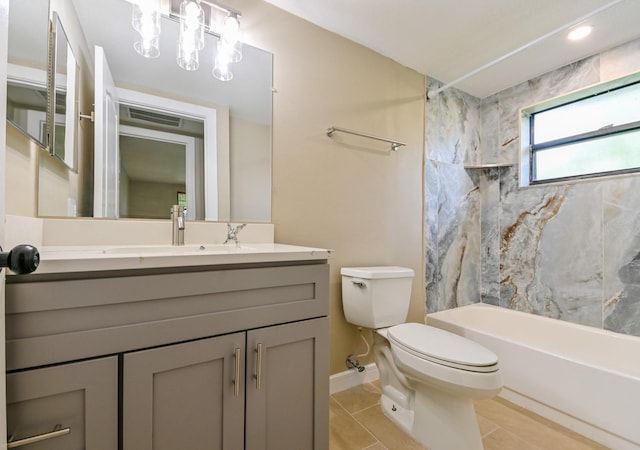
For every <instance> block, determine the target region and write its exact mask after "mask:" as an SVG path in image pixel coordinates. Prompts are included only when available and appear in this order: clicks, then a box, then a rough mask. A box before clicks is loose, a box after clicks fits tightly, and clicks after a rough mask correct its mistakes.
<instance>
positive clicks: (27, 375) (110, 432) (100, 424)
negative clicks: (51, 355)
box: [7, 357, 118, 450]
mask: <svg viewBox="0 0 640 450" xmlns="http://www.w3.org/2000/svg"><path fill="white" fill-rule="evenodd" d="M117 382H118V360H117V358H116V357H110V358H101V359H96V360H92V361H83V362H78V363H72V364H64V365H60V366H55V367H47V368H42V369H33V370H27V371H24V372H18V373H12V374H8V375H7V431H8V434H9V436H13V439H12V441H14V445H17V444H16V441H21V440H23V439H26V438H30V437H33V436H42V437H43V438H45V437H46V438H47V439H44V440H42V441H40V442H36V443H30V444H26V445H23V446H20V447H19V448H24V449H25V450H49V449H51V450H54V449H56V450H57V449H62V448H64V449H66V450H83V449H86V450H91V449H96V450H115V449H117V446H118V443H117V436H118V387H117ZM57 425H59V428H61V429H62V431H61V434H62V435H61V436H56V435H55V434H52V433H51V432H52V431H53V430H54V427H56V426H57ZM66 429H68V430H69V432H68V433H66V434H65V433H64V431H66ZM9 445H11V444H9ZM10 448H11V447H10Z"/></svg>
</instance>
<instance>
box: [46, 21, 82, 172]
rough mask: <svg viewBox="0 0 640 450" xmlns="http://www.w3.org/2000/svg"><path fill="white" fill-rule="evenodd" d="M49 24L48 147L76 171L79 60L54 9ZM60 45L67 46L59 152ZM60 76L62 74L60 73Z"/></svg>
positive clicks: (55, 155)
mask: <svg viewBox="0 0 640 450" xmlns="http://www.w3.org/2000/svg"><path fill="white" fill-rule="evenodd" d="M49 26H50V28H49V57H48V74H47V117H46V126H47V147H46V148H47V150H48V151H49V154H51V156H54V157H56V158H57V159H58V160H60V161H61V162H62V163H63V164H64V165H66V166H67V167H68V168H69V169H70V170H72V171H74V172H76V171H77V165H78V164H77V160H78V158H77V153H78V152H77V145H78V142H77V126H76V125H77V121H78V118H79V115H78V111H77V109H78V72H79V70H80V69H79V67H78V62H77V59H76V57H75V55H74V54H73V50H72V49H71V46H70V45H69V38H68V37H67V34H66V32H65V30H64V26H63V24H62V21H61V20H60V16H59V15H58V13H57V12H56V11H53V12H52V14H51V21H50V25H49ZM61 46H66V49H65V53H66V58H65V61H64V64H65V68H66V72H67V73H66V76H65V78H64V91H65V92H66V94H65V97H64V98H65V112H64V124H63V125H64V130H65V134H64V136H65V139H64V142H62V145H63V150H64V151H63V152H59V151H58V149H57V145H56V106H57V100H58V91H59V89H58V84H60V83H59V79H58V75H59V73H58V70H57V67H58V62H59V61H58V59H59V55H60V53H61ZM60 78H61V77H60Z"/></svg>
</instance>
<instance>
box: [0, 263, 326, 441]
mask: <svg viewBox="0 0 640 450" xmlns="http://www.w3.org/2000/svg"><path fill="white" fill-rule="evenodd" d="M328 279H329V272H328V265H327V264H326V261H324V260H320V261H312V262H306V261H305V262H298V263H279V264H264V265H262V266H258V267H256V265H255V264H253V265H246V266H243V265H241V264H236V265H226V266H221V267H218V266H211V267H202V268H198V269H197V270H194V269H192V268H162V269H161V270H144V271H140V272H136V271H134V270H133V271H132V270H128V271H118V272H105V273H84V274H73V275H69V274H65V275H63V276H52V275H46V276H40V277H38V276H37V275H31V276H30V277H29V278H26V277H15V278H14V279H13V280H10V281H9V282H8V284H7V289H6V299H7V304H6V330H7V370H8V375H7V380H8V381H7V386H8V394H7V395H8V398H9V401H10V404H9V407H8V415H9V423H10V424H12V423H17V422H19V420H20V419H19V418H20V417H27V416H29V415H30V414H29V413H27V412H22V411H19V408H13V406H12V405H11V403H15V404H17V405H20V403H23V402H25V401H26V402H28V401H29V400H30V399H32V398H33V399H41V400H39V401H44V400H47V401H48V399H46V397H51V396H53V397H55V396H56V395H57V392H58V391H59V392H61V393H63V394H65V393H67V392H71V394H69V395H68V396H69V400H68V401H69V406H68V407H67V409H71V410H76V411H79V414H78V418H77V419H73V420H71V421H70V420H67V417H68V414H67V413H66V412H65V411H66V409H64V408H62V407H61V408H60V409H59V413H58V414H57V415H56V413H55V411H56V410H57V409H58V407H57V406H51V407H49V406H47V407H46V408H41V407H40V406H39V405H38V404H34V405H35V406H30V407H31V409H33V408H35V409H36V410H40V409H42V411H43V413H44V411H46V410H51V411H54V412H52V413H51V414H50V415H49V414H48V413H46V414H47V415H46V420H42V421H41V420H40V419H37V421H38V422H42V424H41V425H42V426H40V424H39V425H38V426H37V427H36V426H34V427H33V428H32V427H31V426H29V427H23V428H24V431H22V429H23V428H20V436H19V437H18V438H21V437H23V434H24V435H31V434H41V433H44V432H47V427H49V428H51V427H52V426H53V425H56V424H60V425H62V426H63V427H67V426H68V425H67V423H72V424H73V423H75V422H74V420H76V421H78V423H79V424H80V425H73V426H72V427H71V429H72V431H71V433H69V435H68V436H63V437H60V438H55V439H51V440H50V441H49V444H47V443H45V442H42V443H36V444H31V445H29V446H25V447H23V448H25V449H28V450H32V449H38V450H46V449H57V448H65V449H76V448H78V449H82V448H86V449H88V450H90V449H100V450H103V449H104V450H109V449H120V450H152V449H153V450H165V449H166V450H169V449H171V450H175V449H179V448H188V449H193V450H198V449H224V450H233V449H248V450H254V449H265V450H267V449H273V450H286V449H292V450H293V449H295V450H305V449H316V450H324V449H326V448H328V428H329V425H328V419H329V411H328V401H329V386H328V383H329V378H328V376H329V368H328V359H329V357H328V352H329V319H328V284H329V283H328ZM106 364H108V366H109V367H108V369H107V368H106ZM83 368H88V369H83ZM81 369H82V370H84V372H83V371H82V370H81ZM82 373H84V375H81V374H82ZM72 380H73V382H74V383H75V384H74V383H71V381H72ZM63 381H66V382H67V383H71V385H66V384H64V383H63ZM59 382H60V383H62V384H58V383H59ZM85 385H86V386H87V387H82V386H85ZM48 389H49V390H48ZM94 392H96V393H94ZM98 392H99V393H100V395H101V397H100V398H101V400H100V402H101V405H102V402H104V407H103V406H101V407H100V408H98V409H100V410H101V414H102V415H103V416H102V418H101V419H100V423H101V425H102V423H105V424H106V426H105V428H104V429H101V430H100V431H99V432H98V431H97V430H96V427H95V426H94V424H95V423H96V422H95V421H96V418H95V417H96V416H94V415H93V414H95V411H94V409H95V408H94V404H93V403H91V402H90V400H91V399H94V398H98V394H97V393H98ZM65 395H66V394H65ZM103 397H109V399H108V400H105V399H104V398H103ZM42 404H44V403H42ZM25 405H26V403H25ZM20 408H22V406H20ZM23 410H24V411H27V409H25V408H23ZM16 411H19V412H16ZM107 416H108V417H107ZM34 417H35V416H34ZM43 427H44V428H43ZM36 428H37V429H36ZM74 428H77V429H79V430H84V431H83V432H82V436H81V437H80V438H79V439H80V440H78V441H77V444H76V441H73V444H71V443H70V444H69V445H67V444H66V441H62V440H60V441H57V442H55V441H56V439H70V438H71V436H73V437H74V439H76V438H77V436H74V434H75V433H74V432H73V429H74ZM9 429H10V430H12V429H13V428H11V427H10V428H9ZM48 431H51V430H48ZM105 436H106V437H105ZM82 439H84V441H83V440H82ZM54 442H55V445H54ZM63 442H64V444H63ZM69 442H71V441H69Z"/></svg>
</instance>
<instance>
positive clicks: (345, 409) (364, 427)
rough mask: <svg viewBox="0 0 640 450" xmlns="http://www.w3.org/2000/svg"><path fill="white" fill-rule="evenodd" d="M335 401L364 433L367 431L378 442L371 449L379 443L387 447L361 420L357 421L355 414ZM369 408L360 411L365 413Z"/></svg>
mask: <svg viewBox="0 0 640 450" xmlns="http://www.w3.org/2000/svg"><path fill="white" fill-rule="evenodd" d="M331 397H332V398H333V396H331ZM333 400H334V401H335V402H336V403H337V404H338V406H339V407H340V408H342V409H343V410H344V411H345V412H346V413H347V414H348V415H349V417H351V418H352V419H353V420H354V421H355V422H356V423H357V424H358V425H360V427H361V428H362V429H363V430H364V431H366V432H367V433H368V434H369V435H370V436H371V437H372V438H373V439H374V440H375V441H376V442H374V443H373V444H371V445H370V446H369V447H372V446H374V445H376V444H378V443H379V444H381V445H382V446H383V447H385V446H384V444H382V442H380V439H378V438H377V437H376V436H375V435H374V434H373V433H372V432H371V431H370V430H369V428H367V427H366V426H365V425H364V424H363V423H362V422H360V421H359V420H358V419H357V418H356V417H355V416H354V415H353V414H351V413H350V412H349V410H348V409H347V408H345V407H344V406H342V403H340V402H339V401H338V400H336V399H335V398H333ZM377 405H379V403H378V404H377ZM377 405H371V406H369V408H371V407H373V406H377ZM369 408H363V409H361V410H360V411H364V410H366V409H369ZM360 411H359V412H360ZM369 447H365V449H366V448H369ZM385 448H386V447H385ZM363 450H364V449H363Z"/></svg>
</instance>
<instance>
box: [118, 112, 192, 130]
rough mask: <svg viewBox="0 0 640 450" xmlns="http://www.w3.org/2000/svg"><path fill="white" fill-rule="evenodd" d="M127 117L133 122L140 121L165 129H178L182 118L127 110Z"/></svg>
mask: <svg viewBox="0 0 640 450" xmlns="http://www.w3.org/2000/svg"><path fill="white" fill-rule="evenodd" d="M128 109H129V117H130V118H131V119H135V120H141V121H143V122H148V123H153V124H156V125H162V126H165V127H174V128H180V125H182V118H181V117H176V116H170V115H168V114H161V113H158V112H156V111H148V110H146V109H138V108H128Z"/></svg>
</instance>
